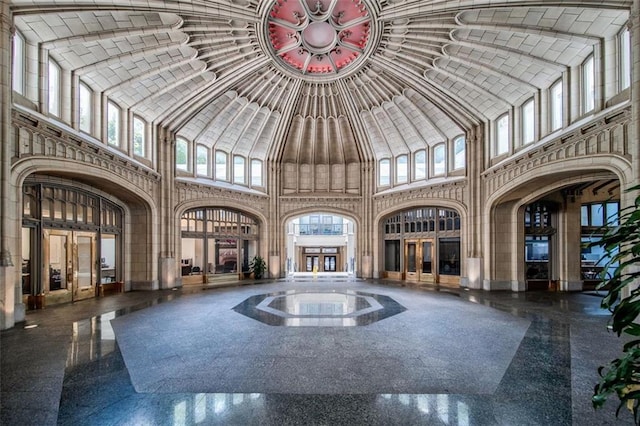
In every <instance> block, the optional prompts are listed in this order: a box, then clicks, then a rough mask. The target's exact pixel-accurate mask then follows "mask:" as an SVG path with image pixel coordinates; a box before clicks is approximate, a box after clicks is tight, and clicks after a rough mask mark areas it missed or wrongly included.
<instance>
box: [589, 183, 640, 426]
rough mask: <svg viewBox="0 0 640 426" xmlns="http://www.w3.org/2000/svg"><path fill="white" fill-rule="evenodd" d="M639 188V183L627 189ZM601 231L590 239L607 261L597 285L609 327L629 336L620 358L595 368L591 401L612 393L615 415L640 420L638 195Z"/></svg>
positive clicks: (599, 401) (602, 399) (603, 399)
mask: <svg viewBox="0 0 640 426" xmlns="http://www.w3.org/2000/svg"><path fill="white" fill-rule="evenodd" d="M638 190H640V186H634V187H632V188H631V189H629V191H638ZM602 231H603V236H602V239H601V240H600V241H598V242H594V243H591V245H592V246H600V247H602V248H603V249H604V251H605V255H604V256H603V260H606V264H605V265H604V267H603V270H602V274H601V277H600V279H601V282H600V284H598V287H597V288H598V289H606V290H607V294H606V296H605V297H604V299H603V300H602V303H601V305H602V307H603V308H606V309H608V310H609V311H611V313H612V316H611V319H610V321H609V328H610V329H611V330H612V331H613V332H615V333H617V334H618V336H621V335H625V336H626V337H629V336H630V337H631V339H630V340H629V341H628V342H626V343H625V344H624V345H623V346H622V355H621V356H620V358H617V359H614V360H613V361H611V362H610V363H609V365H607V366H601V367H600V368H599V369H598V373H599V374H600V377H601V378H600V382H599V383H598V384H597V385H596V386H595V389H594V395H593V398H592V402H593V406H594V407H595V408H599V407H602V406H603V405H604V404H605V402H606V401H607V398H608V397H609V396H611V394H615V395H616V396H617V397H618V399H619V400H620V404H619V405H618V409H617V411H616V416H618V415H619V413H620V409H621V408H622V407H625V408H627V409H628V410H629V411H631V413H632V414H633V418H634V420H635V423H636V424H640V339H638V337H639V336H640V323H638V322H637V319H638V317H639V316H640V287H638V286H637V283H638V279H639V278H640V196H638V197H636V199H635V202H634V204H633V205H632V206H629V207H627V208H625V209H622V210H621V211H620V214H619V217H617V218H609V223H608V226H607V227H605V228H603V230H602ZM607 272H609V273H610V275H607Z"/></svg>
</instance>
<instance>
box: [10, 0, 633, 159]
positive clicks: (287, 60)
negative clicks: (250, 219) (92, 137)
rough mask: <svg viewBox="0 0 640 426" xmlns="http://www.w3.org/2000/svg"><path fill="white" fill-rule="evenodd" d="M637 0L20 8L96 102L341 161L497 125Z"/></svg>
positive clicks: (260, 148)
mask: <svg viewBox="0 0 640 426" xmlns="http://www.w3.org/2000/svg"><path fill="white" fill-rule="evenodd" d="M631 3H632V2H631V1H615V0H604V1H603V0H597V1H596V0H588V1H581V2H576V1H563V0H555V1H538V2H533V1H522V0H518V1H512V0H497V1H496V0H451V1H441V0H439V1H428V0H382V1H368V0H277V1H271V0H267V1H256V0H226V1H225V0H215V1H214V0H207V1H205V0H199V1H185V0H174V1H159V0H128V1H113V0H90V1H89V0H72V1H64V2H63V1H55V0H12V2H11V8H12V12H13V14H14V18H15V24H16V27H17V28H18V29H19V30H20V32H21V34H22V35H23V36H24V37H25V38H26V40H27V41H28V42H29V43H32V44H40V45H41V46H42V47H43V48H45V49H47V50H48V51H49V55H50V56H51V57H52V58H54V59H55V60H56V61H57V62H58V63H59V64H60V66H61V67H62V68H63V69H65V70H67V71H70V72H72V73H73V75H75V76H78V77H79V78H80V79H81V80H82V81H83V82H85V83H86V84H88V85H89V86H90V87H91V88H92V89H93V90H94V91H95V92H96V93H103V94H104V95H106V96H107V97H109V99H112V100H113V101H115V102H116V103H118V104H119V105H120V106H121V107H123V108H126V109H129V110H130V111H132V112H133V113H134V114H137V115H139V116H141V117H143V118H144V119H146V120H147V121H148V122H150V123H154V124H158V125H162V126H165V127H167V128H169V129H171V130H172V131H174V132H176V134H177V135H178V136H181V137H184V138H186V139H188V140H190V141H194V142H195V143H199V144H204V145H206V146H209V147H216V148H220V149H223V150H225V151H228V152H233V153H238V154H240V155H247V156H251V157H253V158H261V159H272V160H275V161H283V162H291V163H302V164H314V163H315V164H339V163H352V162H359V161H362V160H367V159H369V160H370V159H378V158H382V157H387V156H393V155H399V154H403V153H409V152H414V151H416V150H418V149H421V148H424V147H427V146H432V145H434V144H436V143H439V142H442V141H444V140H447V139H451V138H453V137H455V136H457V135H460V134H462V133H464V132H465V130H467V129H470V128H471V127H472V126H474V125H476V124H479V123H482V122H487V121H489V120H492V119H495V118H496V117H497V116H499V115H500V114H502V113H504V112H506V111H507V110H508V109H509V108H510V107H512V106H515V105H519V104H520V103H522V102H523V101H524V100H526V99H528V98H530V97H531V96H532V95H533V94H534V93H536V92H537V91H539V90H540V89H544V88H547V87H548V86H549V85H551V84H552V83H553V82H554V81H555V80H557V79H558V78H559V77H560V76H561V75H562V73H563V72H564V71H567V70H568V69H569V68H570V67H572V66H576V65H579V64H580V63H581V62H582V61H583V60H584V58H585V57H586V56H587V55H588V54H589V53H591V52H592V51H593V47H594V45H596V44H597V43H599V42H600V41H601V40H603V39H605V38H608V37H613V36H615V35H616V34H617V33H618V32H619V31H620V29H621V27H622V26H623V25H625V24H626V21H627V20H628V17H629V10H630V7H631Z"/></svg>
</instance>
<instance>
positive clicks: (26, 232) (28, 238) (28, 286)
mask: <svg viewBox="0 0 640 426" xmlns="http://www.w3.org/2000/svg"><path fill="white" fill-rule="evenodd" d="M32 235H33V228H22V294H33V288H32V282H33V281H32V279H31V264H32V261H31V244H32Z"/></svg>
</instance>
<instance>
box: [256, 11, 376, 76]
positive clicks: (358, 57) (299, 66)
mask: <svg viewBox="0 0 640 426" xmlns="http://www.w3.org/2000/svg"><path fill="white" fill-rule="evenodd" d="M373 22H374V20H373V19H372V16H371V12H370V10H369V8H368V7H367V6H366V5H365V3H364V2H363V1H362V0H276V1H275V2H274V3H273V5H272V6H271V8H270V9H269V12H268V16H267V19H266V26H267V30H268V33H267V41H268V43H269V45H270V46H269V50H270V51H271V53H272V54H273V55H274V56H275V57H276V59H277V61H278V62H279V63H281V64H283V65H284V66H285V68H287V69H288V70H289V71H292V70H293V71H294V72H296V73H298V75H305V76H307V77H323V76H325V77H328V78H331V77H333V78H335V77H338V76H339V75H342V74H343V73H344V72H346V71H347V70H351V69H354V68H355V66H356V65H357V64H359V63H361V62H362V59H363V58H364V57H365V56H366V55H367V53H368V51H370V50H371V49H370V47H371V42H370V39H371V25H372V23H373Z"/></svg>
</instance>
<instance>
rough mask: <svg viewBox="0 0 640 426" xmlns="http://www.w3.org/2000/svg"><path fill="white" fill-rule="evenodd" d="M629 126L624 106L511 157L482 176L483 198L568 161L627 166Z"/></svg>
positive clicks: (629, 110) (627, 112)
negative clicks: (597, 159)
mask: <svg viewBox="0 0 640 426" xmlns="http://www.w3.org/2000/svg"><path fill="white" fill-rule="evenodd" d="M630 122H631V107H629V106H627V107H624V108H621V109H618V110H615V111H612V112H611V113H609V114H607V115H606V116H603V117H601V118H600V119H598V120H594V121H591V122H589V123H587V124H585V125H584V126H582V127H578V128H576V129H574V130H573V131H571V132H568V133H563V134H562V135H561V136H560V137H558V138H556V139H553V140H551V141H549V142H547V143H545V144H543V145H540V146H538V147H535V148H534V149H531V150H527V151H526V152H523V153H522V154H521V155H514V156H513V157H511V158H510V159H509V162H508V163H506V164H504V165H499V166H496V167H493V168H490V169H489V170H487V171H485V172H484V173H482V179H483V181H484V185H485V189H486V194H487V195H491V194H493V193H494V192H496V191H497V190H499V189H500V187H501V186H503V185H505V184H507V183H508V182H510V181H512V180H514V179H516V178H518V177H520V176H522V175H524V174H525V173H527V172H529V171H530V170H533V169H536V168H538V167H541V166H544V165H548V164H554V163H557V164H561V162H562V161H566V160H567V159H578V158H586V157H593V156H596V155H609V156H617V157H620V158H622V159H624V160H625V161H627V162H629V161H630V159H631V154H630V152H629V137H630V124H631V123H630Z"/></svg>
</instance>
